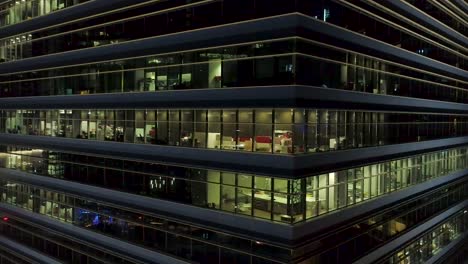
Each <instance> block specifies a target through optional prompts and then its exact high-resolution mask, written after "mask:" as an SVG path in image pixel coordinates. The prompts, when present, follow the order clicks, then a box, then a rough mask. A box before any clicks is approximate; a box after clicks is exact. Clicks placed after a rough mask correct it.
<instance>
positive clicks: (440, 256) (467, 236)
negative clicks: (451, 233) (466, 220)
mask: <svg viewBox="0 0 468 264" xmlns="http://www.w3.org/2000/svg"><path fill="white" fill-rule="evenodd" d="M467 240H468V232H465V233H464V234H462V235H461V236H460V237H458V238H457V239H455V240H452V241H451V242H450V244H448V245H446V246H445V247H443V248H442V249H441V250H440V251H439V252H437V254H436V255H435V256H433V257H432V258H430V259H428V260H426V261H425V262H424V264H437V263H440V264H443V263H451V262H446V260H447V258H449V257H451V256H453V255H454V254H457V251H458V250H459V249H460V246H463V245H464V244H465V243H466V241H467ZM465 245H466V244H465Z"/></svg>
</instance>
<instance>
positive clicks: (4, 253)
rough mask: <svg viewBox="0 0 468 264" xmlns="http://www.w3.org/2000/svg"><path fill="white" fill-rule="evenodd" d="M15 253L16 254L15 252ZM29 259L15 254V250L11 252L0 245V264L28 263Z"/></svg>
mask: <svg viewBox="0 0 468 264" xmlns="http://www.w3.org/2000/svg"><path fill="white" fill-rule="evenodd" d="M15 253H16V254H15ZM29 263H31V262H30V261H29V260H26V258H25V257H23V258H21V257H19V256H18V255H17V252H11V251H10V250H7V249H4V248H3V247H1V246H0V264H29Z"/></svg>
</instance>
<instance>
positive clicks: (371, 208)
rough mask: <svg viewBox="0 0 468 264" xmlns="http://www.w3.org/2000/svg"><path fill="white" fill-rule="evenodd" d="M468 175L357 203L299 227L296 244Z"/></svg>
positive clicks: (456, 174)
mask: <svg viewBox="0 0 468 264" xmlns="http://www.w3.org/2000/svg"><path fill="white" fill-rule="evenodd" d="M467 175H468V169H465V170H461V171H458V172H454V173H451V174H448V175H445V176H442V177H438V178H434V179H432V180H429V181H426V182H423V183H420V184H416V185H414V186H410V187H407V188H404V189H401V190H398V191H396V192H392V193H389V194H386V195H382V196H380V197H376V198H375V199H371V200H368V201H366V202H362V203H358V204H356V205H353V206H351V207H346V208H343V209H341V210H338V211H336V212H333V213H329V214H325V215H323V216H320V217H317V218H314V219H312V220H310V221H308V222H305V223H303V224H298V225H296V226H295V228H294V232H295V236H294V237H295V238H296V239H297V241H296V242H297V243H298V244H300V243H304V241H309V240H316V239H317V237H318V236H323V235H324V234H327V233H333V232H335V228H338V227H340V228H341V227H343V224H344V223H348V224H349V225H352V224H354V223H355V222H356V221H359V220H362V217H363V216H366V215H367V216H369V215H370V214H375V213H378V212H379V211H381V210H382V209H389V208H390V207H393V206H398V205H399V203H401V202H403V201H407V200H408V199H415V198H417V197H419V196H423V195H425V194H426V193H427V192H428V191H432V190H436V189H438V188H442V187H443V188H445V186H446V185H447V184H450V183H453V182H457V181H461V180H463V179H465V178H466V177H467Z"/></svg>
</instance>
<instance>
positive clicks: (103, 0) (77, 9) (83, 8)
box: [0, 0, 148, 38]
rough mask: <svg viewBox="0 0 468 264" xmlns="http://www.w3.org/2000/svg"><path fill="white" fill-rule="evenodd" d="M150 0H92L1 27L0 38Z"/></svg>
mask: <svg viewBox="0 0 468 264" xmlns="http://www.w3.org/2000/svg"><path fill="white" fill-rule="evenodd" d="M147 1H148V0H112V1H109V0H92V1H89V2H85V3H82V4H79V5H75V6H71V7H69V8H65V9H62V10H57V11H54V12H52V13H49V14H47V15H43V16H38V17H35V18H32V19H29V20H25V21H22V22H20V23H17V24H13V25H9V26H6V27H2V28H0V38H5V37H8V36H12V35H17V34H22V33H24V32H29V31H33V30H38V29H41V28H45V27H49V26H56V25H58V24H61V23H66V22H69V21H73V20H76V19H80V18H84V17H89V16H93V15H98V14H101V13H104V12H106V11H109V10H114V9H117V8H122V7H126V6H129V5H135V4H139V3H144V2H147Z"/></svg>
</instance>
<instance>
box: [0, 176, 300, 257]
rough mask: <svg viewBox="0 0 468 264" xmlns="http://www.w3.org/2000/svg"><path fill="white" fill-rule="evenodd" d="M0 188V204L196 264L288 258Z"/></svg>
mask: <svg viewBox="0 0 468 264" xmlns="http://www.w3.org/2000/svg"><path fill="white" fill-rule="evenodd" d="M0 186H1V187H0V194H1V197H0V201H1V202H5V203H8V204H12V205H15V206H18V207H22V208H24V209H26V210H29V211H33V212H35V213H38V214H41V215H46V216H48V217H51V218H54V219H57V220H59V221H62V222H66V223H71V224H73V225H76V226H79V227H81V228H85V229H88V230H91V231H94V232H98V233H102V234H105V235H109V236H112V237H115V238H117V239H120V240H124V241H127V242H130V243H133V244H137V245H140V246H144V247H146V248H148V249H151V250H157V251H163V252H166V253H168V254H172V255H175V256H178V257H182V258H184V259H186V260H191V261H195V262H196V263H220V264H221V263H239V264H243V263H272V264H274V263H287V260H288V259H289V258H290V257H291V254H292V251H291V250H289V249H287V248H280V247H277V246H273V245H269V244H267V243H263V242H259V241H255V240H248V239H243V238H239V237H235V236H231V235H228V234H225V233H221V232H217V231H213V230H209V229H206V228H201V227H199V226H195V225H188V224H184V223H182V222H177V221H173V220H169V219H165V218H161V217H155V216H152V215H150V214H145V213H142V212H138V211H131V210H130V209H127V208H121V207H116V206H113V205H106V204H102V203H98V202H95V201H93V200H89V199H87V198H83V197H77V196H72V195H68V194H64V193H60V192H55V191H49V190H47V189H43V188H41V187H35V186H32V185H27V184H22V183H17V182H14V181H0ZM262 256H263V257H262ZM84 263H87V262H84Z"/></svg>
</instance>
